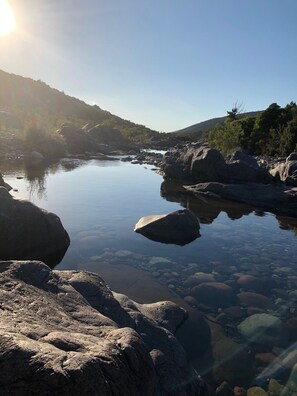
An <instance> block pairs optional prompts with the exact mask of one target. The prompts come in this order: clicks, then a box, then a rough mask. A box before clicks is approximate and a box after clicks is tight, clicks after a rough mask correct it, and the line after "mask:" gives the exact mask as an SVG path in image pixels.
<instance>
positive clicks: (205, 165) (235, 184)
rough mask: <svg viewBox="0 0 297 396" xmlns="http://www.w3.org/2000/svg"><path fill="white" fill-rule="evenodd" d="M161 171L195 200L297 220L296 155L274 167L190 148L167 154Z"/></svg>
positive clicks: (245, 156)
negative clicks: (233, 204) (218, 201)
mask: <svg viewBox="0 0 297 396" xmlns="http://www.w3.org/2000/svg"><path fill="white" fill-rule="evenodd" d="M160 168H161V171H162V172H163V175H164V178H165V181H166V182H168V181H170V182H171V181H173V182H174V183H175V182H178V183H179V184H181V185H183V184H184V186H183V191H187V192H188V193H192V194H193V195H194V196H196V197H206V198H216V199H225V200H231V201H236V202H240V203H243V204H246V205H251V206H253V207H256V208H257V209H261V210H268V211H271V212H274V213H277V214H281V215H289V216H293V217H296V216H297V190H296V188H295V186H297V153H292V154H290V156H289V157H287V158H286V159H285V160H283V161H278V163H276V164H275V161H273V160H272V159H262V158H255V157H253V156H250V155H248V154H246V153H244V152H241V151H237V152H235V153H234V154H232V155H231V156H229V157H227V158H224V157H223V156H222V155H221V154H220V152H219V151H218V150H215V149H212V148H210V147H209V146H208V145H207V144H205V145H202V146H201V145H197V144H189V145H184V146H181V147H178V148H175V149H174V150H171V151H169V152H167V153H166V154H165V155H164V157H163V160H162V161H161V165H160ZM171 184H172V182H171ZM166 185H168V183H167V184H166ZM178 189H180V188H178ZM163 190H164V188H163ZM165 194H167V192H165ZM170 194H171V195H172V191H170Z"/></svg>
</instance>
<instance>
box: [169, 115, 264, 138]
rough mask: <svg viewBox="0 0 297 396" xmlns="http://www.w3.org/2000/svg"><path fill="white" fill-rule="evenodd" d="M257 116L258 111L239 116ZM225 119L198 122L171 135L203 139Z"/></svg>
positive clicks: (218, 118) (217, 118)
mask: <svg viewBox="0 0 297 396" xmlns="http://www.w3.org/2000/svg"><path fill="white" fill-rule="evenodd" d="M257 114H259V111H251V112H248V113H242V114H240V117H253V116H256V115H257ZM225 119H226V117H216V118H211V119H210V120H206V121H203V122H199V123H198V124H194V125H190V126H188V127H186V128H183V129H179V130H178V131H174V132H172V135H173V136H177V137H189V138H193V139H195V140H199V139H203V138H204V137H205V136H206V133H207V132H208V131H209V130H210V129H212V128H214V127H215V126H217V125H219V124H222V123H223V122H224V121H225Z"/></svg>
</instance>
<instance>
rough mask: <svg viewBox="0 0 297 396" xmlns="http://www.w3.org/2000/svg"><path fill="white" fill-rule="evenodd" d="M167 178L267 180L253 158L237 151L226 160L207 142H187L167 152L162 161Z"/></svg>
mask: <svg viewBox="0 0 297 396" xmlns="http://www.w3.org/2000/svg"><path fill="white" fill-rule="evenodd" d="M161 170H162V171H163V172H164V176H165V177H166V178H172V179H184V180H188V181H192V182H196V183H204V182H223V183H237V182H261V183H264V182H269V181H271V180H272V176H271V175H270V173H269V171H268V169H267V168H266V167H262V166H260V165H259V164H258V163H257V161H255V160H254V158H253V157H251V156H249V155H247V154H244V153H240V152H237V153H235V154H234V155H233V156H231V157H230V158H228V159H225V158H224V157H223V156H222V154H221V153H220V152H219V151H218V150H216V149H212V148H210V147H208V146H207V145H203V146H201V145H200V144H189V145H185V146H182V147H178V148H176V149H173V150H170V151H168V152H167V153H166V154H165V155H164V157H163V161H162V163H161Z"/></svg>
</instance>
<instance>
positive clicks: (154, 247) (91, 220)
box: [2, 160, 297, 269]
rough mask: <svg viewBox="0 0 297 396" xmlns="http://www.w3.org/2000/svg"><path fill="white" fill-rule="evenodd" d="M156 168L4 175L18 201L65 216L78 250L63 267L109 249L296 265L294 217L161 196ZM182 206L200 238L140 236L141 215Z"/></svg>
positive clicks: (66, 168)
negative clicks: (193, 217) (165, 240)
mask: <svg viewBox="0 0 297 396" xmlns="http://www.w3.org/2000/svg"><path fill="white" fill-rule="evenodd" d="M150 168H151V167H150V166H143V165H132V164H130V163H125V162H121V161H97V160H91V161H80V160H75V161H74V162H73V161H70V160H63V162H62V164H61V163H60V164H56V165H52V166H50V167H48V168H44V169H40V168H39V169H34V168H32V169H30V168H29V169H28V168H27V169H26V168H25V167H23V166H22V165H19V166H18V167H14V168H12V167H11V166H9V167H8V169H5V167H4V168H3V166H2V173H3V176H4V179H5V181H6V182H8V183H9V184H10V185H11V186H12V187H13V189H17V190H18V191H17V192H15V191H12V192H11V193H12V195H13V196H15V197H16V198H21V199H29V200H30V201H32V202H33V203H35V204H36V205H38V206H40V207H42V208H44V209H46V210H48V211H52V212H54V213H56V214H57V215H58V216H59V217H60V218H61V220H62V223H63V225H64V227H65V228H66V230H67V231H68V233H69V235H70V239H71V246H70V248H69V249H68V252H67V253H66V255H65V258H64V259H63V261H62V262H61V263H60V264H59V266H58V268H60V269H65V268H73V267H74V266H75V268H78V267H79V268H83V266H84V260H88V259H89V258H90V257H93V256H100V255H101V254H102V253H104V252H105V251H106V250H107V249H113V250H114V251H118V250H127V251H131V252H133V253H138V254H142V255H148V256H158V257H166V258H168V259H170V260H173V261H174V262H177V263H181V264H186V263H191V262H198V263H201V264H205V265H208V264H209V265H211V263H212V262H213V261H217V260H219V261H220V262H222V263H223V264H226V265H229V266H230V265H234V266H236V265H237V263H238V262H239V261H246V262H247V263H250V264H253V265H264V264H272V265H273V264H277V263H278V262H279V261H281V263H282V265H284V266H295V265H296V262H297V257H296V255H295V252H296V235H295V233H294V226H295V220H294V219H290V218H281V217H278V218H277V217H276V216H274V215H273V214H271V213H263V212H259V211H254V210H253V208H249V207H247V206H242V205H237V204H231V203H227V202H226V203H224V202H212V201H204V202H203V201H199V200H195V199H192V198H189V197H185V196H184V195H182V194H177V193H171V192H170V186H169V192H167V193H166V194H164V193H163V192H162V195H165V197H161V195H160V187H161V183H162V182H163V178H162V177H161V176H160V175H158V174H157V173H155V172H153V171H152V170H151V169H150ZM17 177H23V178H22V179H18V178H17ZM180 202H181V203H180ZM182 205H183V207H188V208H189V209H191V210H192V211H193V212H194V213H196V214H197V216H198V218H199V219H200V234H201V237H200V238H198V239H196V240H195V241H194V242H192V243H191V244H189V245H186V246H176V245H167V244H162V243H158V242H153V241H151V240H149V239H146V238H145V237H143V236H142V235H140V234H137V233H135V232H134V231H133V229H134V226H135V224H136V223H137V221H138V220H139V218H140V217H142V216H146V215H150V214H162V213H167V212H170V211H173V210H177V209H180V208H181V206H182ZM296 227H297V222H296Z"/></svg>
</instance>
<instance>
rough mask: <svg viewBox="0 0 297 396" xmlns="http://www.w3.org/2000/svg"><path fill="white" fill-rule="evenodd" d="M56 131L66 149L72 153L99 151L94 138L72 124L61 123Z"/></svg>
mask: <svg viewBox="0 0 297 396" xmlns="http://www.w3.org/2000/svg"><path fill="white" fill-rule="evenodd" d="M57 132H58V134H60V135H61V136H63V138H64V140H65V142H66V145H67V150H68V151H69V152H70V153H72V154H80V153H84V152H86V151H88V152H97V151H100V150H98V147H97V144H96V142H95V141H94V139H92V137H91V136H89V135H87V134H86V132H85V130H83V129H79V128H78V127H76V126H75V125H73V124H63V125H62V126H61V128H60V129H58V131H57Z"/></svg>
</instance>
